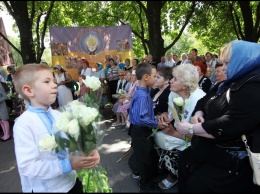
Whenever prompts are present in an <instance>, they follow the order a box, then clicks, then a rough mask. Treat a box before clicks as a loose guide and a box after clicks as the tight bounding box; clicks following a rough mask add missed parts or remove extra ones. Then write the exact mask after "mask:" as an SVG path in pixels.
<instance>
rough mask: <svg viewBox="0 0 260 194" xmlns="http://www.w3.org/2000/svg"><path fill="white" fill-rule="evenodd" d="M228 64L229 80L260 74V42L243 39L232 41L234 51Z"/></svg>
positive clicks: (233, 80)
mask: <svg viewBox="0 0 260 194" xmlns="http://www.w3.org/2000/svg"><path fill="white" fill-rule="evenodd" d="M231 53H232V54H231V57H230V61H229V63H228V66H227V81H228V82H235V81H237V80H239V79H240V78H242V77H243V76H246V75H248V74H249V73H250V74H259V72H260V44H258V43H254V42H248V41H243V40H235V41H232V52H231Z"/></svg>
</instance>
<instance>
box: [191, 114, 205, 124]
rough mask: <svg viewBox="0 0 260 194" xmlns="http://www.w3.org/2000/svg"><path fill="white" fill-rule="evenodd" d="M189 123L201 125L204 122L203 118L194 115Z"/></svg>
mask: <svg viewBox="0 0 260 194" xmlns="http://www.w3.org/2000/svg"><path fill="white" fill-rule="evenodd" d="M190 121H191V123H192V124H196V123H203V122H204V118H203V117H202V116H200V115H196V114H195V115H194V116H193V117H192V118H191V120H190Z"/></svg>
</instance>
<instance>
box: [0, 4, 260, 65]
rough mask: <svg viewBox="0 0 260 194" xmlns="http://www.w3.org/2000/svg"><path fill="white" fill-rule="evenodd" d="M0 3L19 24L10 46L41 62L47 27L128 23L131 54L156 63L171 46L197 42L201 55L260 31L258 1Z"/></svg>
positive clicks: (179, 48) (183, 48)
mask: <svg viewBox="0 0 260 194" xmlns="http://www.w3.org/2000/svg"><path fill="white" fill-rule="evenodd" d="M1 3H2V5H3V6H4V7H5V8H6V9H7V10H8V12H9V13H10V15H11V16H12V17H13V18H14V20H15V22H16V25H17V27H18V28H17V29H18V32H19V35H20V36H19V38H20V47H19V49H17V48H16V47H14V49H15V50H16V51H17V53H19V54H20V55H21V56H22V60H23V63H28V62H40V61H42V60H41V58H42V55H43V53H44V50H45V46H44V39H45V36H46V34H47V35H48V29H49V27H50V26H68V27H74V26H75V27H77V26H87V27H91V26H113V25H130V26H131V27H132V32H133V50H134V57H137V58H141V57H144V55H146V54H148V53H151V54H152V55H153V56H154V60H155V61H158V62H159V61H160V57H161V56H162V55H165V54H166V53H167V52H169V51H172V52H173V53H177V54H178V55H180V54H181V52H188V51H189V50H190V49H191V48H194V47H195V48H197V49H198V50H199V53H200V54H204V52H205V50H207V51H208V50H209V51H211V52H215V53H219V49H220V48H221V47H222V46H223V45H224V44H225V43H227V42H229V41H231V40H234V39H243V40H248V41H254V42H257V41H259V36H260V32H259V31H260V27H259V26H260V25H259V22H260V16H259V15H260V2H259V1H249V2H246V1H211V2H209V1H1ZM3 6H2V7H1V6H0V8H3ZM185 30H187V32H185ZM184 32H185V33H184ZM182 36H184V37H182ZM194 36H195V38H194ZM194 41H195V42H198V43H197V44H195V42H194ZM47 53H48V52H47Z"/></svg>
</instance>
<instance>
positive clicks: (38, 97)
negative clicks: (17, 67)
mask: <svg viewBox="0 0 260 194" xmlns="http://www.w3.org/2000/svg"><path fill="white" fill-rule="evenodd" d="M37 74H38V75H37V79H36V80H35V82H34V83H33V85H32V86H31V96H30V97H29V98H30V101H31V105H32V106H35V107H44V108H46V109H48V108H49V105H51V104H52V103H54V102H55V100H56V96H57V92H58V90H57V84H56V83H54V77H53V75H52V72H50V71H48V70H42V71H39V72H38V73H37Z"/></svg>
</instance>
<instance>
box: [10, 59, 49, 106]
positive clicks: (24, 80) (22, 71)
mask: <svg viewBox="0 0 260 194" xmlns="http://www.w3.org/2000/svg"><path fill="white" fill-rule="evenodd" d="M42 70H48V71H50V72H53V70H52V68H51V67H50V66H48V65H46V64H36V63H30V64H26V65H23V66H21V67H19V68H18V69H17V70H16V72H15V74H14V78H13V83H14V87H15V91H16V92H17V93H18V94H20V95H21V96H22V98H23V99H25V100H27V101H29V102H30V99H29V98H28V97H27V96H26V95H24V93H23V91H22V87H23V86H24V85H28V86H32V85H33V83H34V82H35V81H36V80H37V78H38V75H39V74H37V72H39V71H42Z"/></svg>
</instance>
